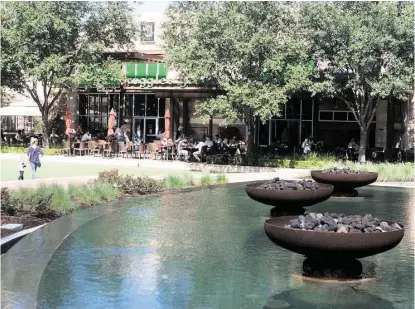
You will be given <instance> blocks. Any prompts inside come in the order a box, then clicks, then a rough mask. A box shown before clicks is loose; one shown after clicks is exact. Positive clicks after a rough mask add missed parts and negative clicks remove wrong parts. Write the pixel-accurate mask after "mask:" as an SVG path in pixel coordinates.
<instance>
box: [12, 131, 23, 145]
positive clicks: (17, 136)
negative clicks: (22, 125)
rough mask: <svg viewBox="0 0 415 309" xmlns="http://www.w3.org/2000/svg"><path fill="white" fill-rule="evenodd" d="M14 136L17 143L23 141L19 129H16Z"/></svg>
mask: <svg viewBox="0 0 415 309" xmlns="http://www.w3.org/2000/svg"><path fill="white" fill-rule="evenodd" d="M14 138H15V139H16V141H17V142H18V143H22V142H23V141H24V139H23V136H22V131H21V130H19V131H17V133H16V135H15V136H14Z"/></svg>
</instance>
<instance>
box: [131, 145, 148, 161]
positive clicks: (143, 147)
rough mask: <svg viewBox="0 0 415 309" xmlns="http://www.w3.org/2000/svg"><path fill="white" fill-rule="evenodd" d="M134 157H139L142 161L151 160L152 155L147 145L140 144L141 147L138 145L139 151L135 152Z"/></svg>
mask: <svg viewBox="0 0 415 309" xmlns="http://www.w3.org/2000/svg"><path fill="white" fill-rule="evenodd" d="M134 155H135V156H136V157H139V159H141V158H149V157H150V153H149V152H148V150H147V145H146V144H140V145H138V150H136V151H134Z"/></svg>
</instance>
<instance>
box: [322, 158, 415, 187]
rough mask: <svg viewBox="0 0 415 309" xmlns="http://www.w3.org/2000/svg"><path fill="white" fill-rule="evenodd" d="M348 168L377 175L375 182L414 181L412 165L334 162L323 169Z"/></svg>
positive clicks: (413, 165) (414, 165) (413, 166)
mask: <svg viewBox="0 0 415 309" xmlns="http://www.w3.org/2000/svg"><path fill="white" fill-rule="evenodd" d="M330 167H338V168H350V169H352V170H362V171H367V172H375V173H378V175H379V176H378V179H377V181H405V182H406V181H414V180H415V177H414V168H415V164H414V163H371V162H367V163H365V164H361V163H355V162H336V163H331V164H328V165H326V167H325V168H330Z"/></svg>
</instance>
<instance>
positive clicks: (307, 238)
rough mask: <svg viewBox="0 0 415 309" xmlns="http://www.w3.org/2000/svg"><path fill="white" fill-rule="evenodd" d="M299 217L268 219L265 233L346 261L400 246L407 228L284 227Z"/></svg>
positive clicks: (314, 254) (283, 243)
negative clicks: (338, 230)
mask: <svg viewBox="0 0 415 309" xmlns="http://www.w3.org/2000/svg"><path fill="white" fill-rule="evenodd" d="M296 218H298V217H297V216H287V217H278V218H271V219H268V220H266V221H265V223H264V228H265V233H266V234H267V236H268V238H269V239H270V240H271V241H272V242H273V243H275V244H276V245H278V246H280V247H283V248H285V249H287V250H290V251H293V252H296V253H299V254H303V255H305V256H307V257H311V258H314V259H318V260H333V259H341V260H346V259H354V258H363V257H366V256H371V255H375V254H378V253H381V252H384V251H388V250H390V249H392V248H394V247H395V246H397V245H398V244H399V243H400V241H401V240H402V238H403V235H404V227H403V225H402V224H400V223H399V225H400V226H402V229H401V230H397V231H392V232H379V233H335V232H317V231H307V230H300V229H294V228H286V227H284V226H285V225H287V224H288V221H290V220H291V219H296ZM386 222H388V224H392V223H393V222H390V221H386Z"/></svg>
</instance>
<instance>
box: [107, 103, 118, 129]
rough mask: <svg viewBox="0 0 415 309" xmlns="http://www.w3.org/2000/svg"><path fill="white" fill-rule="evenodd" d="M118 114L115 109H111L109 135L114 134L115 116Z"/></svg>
mask: <svg viewBox="0 0 415 309" xmlns="http://www.w3.org/2000/svg"><path fill="white" fill-rule="evenodd" d="M116 116H117V113H116V112H114V109H113V108H112V109H111V112H110V116H109V118H108V132H107V136H111V135H113V134H114V125H115V117H116Z"/></svg>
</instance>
